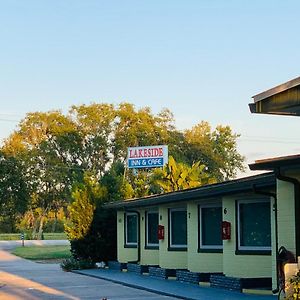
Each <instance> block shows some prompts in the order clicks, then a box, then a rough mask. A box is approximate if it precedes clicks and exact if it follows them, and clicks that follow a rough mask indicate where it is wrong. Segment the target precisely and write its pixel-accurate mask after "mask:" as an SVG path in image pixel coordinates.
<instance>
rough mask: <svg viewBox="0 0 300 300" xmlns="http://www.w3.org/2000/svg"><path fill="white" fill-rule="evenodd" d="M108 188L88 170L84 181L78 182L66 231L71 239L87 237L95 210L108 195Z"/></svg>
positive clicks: (69, 207)
mask: <svg viewBox="0 0 300 300" xmlns="http://www.w3.org/2000/svg"><path fill="white" fill-rule="evenodd" d="M106 194H107V190H106V188H105V187H103V186H101V185H100V184H99V183H98V181H97V179H96V177H95V176H93V174H91V173H89V172H86V173H85V175H84V182H83V183H78V184H76V185H75V187H74V191H73V193H72V198H73V200H74V201H73V202H72V203H71V204H70V205H69V206H68V211H69V221H68V223H67V224H66V225H65V231H66V233H67V235H68V238H69V239H70V240H79V239H82V238H84V237H85V235H86V234H87V233H88V231H89V230H90V226H91V224H92V221H93V217H94V211H95V209H96V207H97V205H98V206H100V203H101V202H103V199H104V198H105V197H106Z"/></svg>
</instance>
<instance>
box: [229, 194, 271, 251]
mask: <svg viewBox="0 0 300 300" xmlns="http://www.w3.org/2000/svg"><path fill="white" fill-rule="evenodd" d="M241 200H242V199H237V200H235V232H236V235H235V236H236V238H235V254H236V255H271V250H241V249H239V231H238V227H239V225H240V222H239V214H238V205H239V201H241ZM250 200H251V199H250ZM266 200H268V201H269V203H270V208H271V204H272V202H271V199H270V198H266ZM254 203H257V202H254ZM270 213H271V211H270ZM271 222H272V218H271ZM270 226H271V228H270V232H271V235H272V225H271V224H270ZM271 246H272V239H271Z"/></svg>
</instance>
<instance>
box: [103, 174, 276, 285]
mask: <svg viewBox="0 0 300 300" xmlns="http://www.w3.org/2000/svg"><path fill="white" fill-rule="evenodd" d="M275 192H276V178H275V175H274V173H273V172H271V173H266V174H262V175H256V176H251V177H247V178H241V179H236V180H232V181H227V182H222V183H217V184H212V185H207V186H202V187H199V188H194V189H188V190H183V191H178V192H171V193H166V194H161V195H154V196H148V197H144V198H139V199H133V200H128V201H121V202H115V203H111V204H109V205H108V206H109V207H111V208H115V209H117V211H118V213H117V222H118V261H119V262H120V263H132V262H135V263H138V264H141V265H146V266H159V267H160V268H163V269H175V270H188V271H189V272H195V273H200V274H202V275H205V274H218V275H219V276H221V274H222V279H223V281H222V284H226V282H225V281H226V278H230V279H231V278H232V277H233V278H237V279H240V278H243V279H255V280H256V282H259V281H260V282H264V283H263V284H265V283H266V282H271V277H272V268H273V267H272V266H275V265H276V255H274V254H272V253H274V252H276V251H274V249H275V248H274V247H275V246H274V245H275V240H276V235H275V218H276V216H275V211H274V205H275V204H276V203H275V197H274V195H275ZM222 229H223V233H222ZM158 233H159V234H158ZM272 248H273V251H272ZM273 271H274V273H275V272H276V270H275V269H274V270H273ZM223 275H225V276H223ZM217 279H219V278H217ZM260 279H261V280H260ZM229 281H230V280H229ZM224 282H225V283H224Z"/></svg>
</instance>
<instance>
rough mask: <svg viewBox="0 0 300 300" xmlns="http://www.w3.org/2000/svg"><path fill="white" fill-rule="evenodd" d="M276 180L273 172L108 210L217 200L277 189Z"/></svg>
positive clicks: (113, 204) (128, 202)
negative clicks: (257, 190)
mask: <svg viewBox="0 0 300 300" xmlns="http://www.w3.org/2000/svg"><path fill="white" fill-rule="evenodd" d="M275 185H276V179H275V175H274V173H273V172H270V173H264V174H260V175H255V176H250V177H244V178H239V179H235V180H231V181H226V182H222V183H216V184H210V185H206V186H202V187H199V188H193V189H187V190H182V191H177V192H171V193H165V194H160V195H153V196H147V197H144V198H139V199H132V200H124V201H118V202H110V203H108V204H106V205H105V207H106V208H115V209H134V208H137V207H147V206H155V205H161V204H168V203H176V202H187V201H190V200H201V199H208V198H217V197H221V196H225V195H235V194H240V193H248V192H252V191H253V190H254V188H255V189H272V188H275Z"/></svg>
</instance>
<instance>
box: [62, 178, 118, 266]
mask: <svg viewBox="0 0 300 300" xmlns="http://www.w3.org/2000/svg"><path fill="white" fill-rule="evenodd" d="M72 197H73V199H74V202H73V203H72V204H70V205H69V207H68V210H69V214H70V217H69V221H68V224H66V225H65V230H66V233H67V235H68V238H69V239H70V242H71V251H72V254H73V256H74V257H75V258H77V259H90V260H92V261H94V262H97V261H103V260H104V261H107V260H114V259H116V249H117V246H116V245H117V242H116V213H115V212H114V211H110V210H106V209H103V208H102V204H103V202H104V200H105V199H106V197H107V189H106V188H105V187H103V186H102V185H101V184H99V183H98V181H97V179H96V176H93V175H92V174H91V173H85V176H84V183H80V184H78V185H77V186H75V188H74V192H73V193H72Z"/></svg>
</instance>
